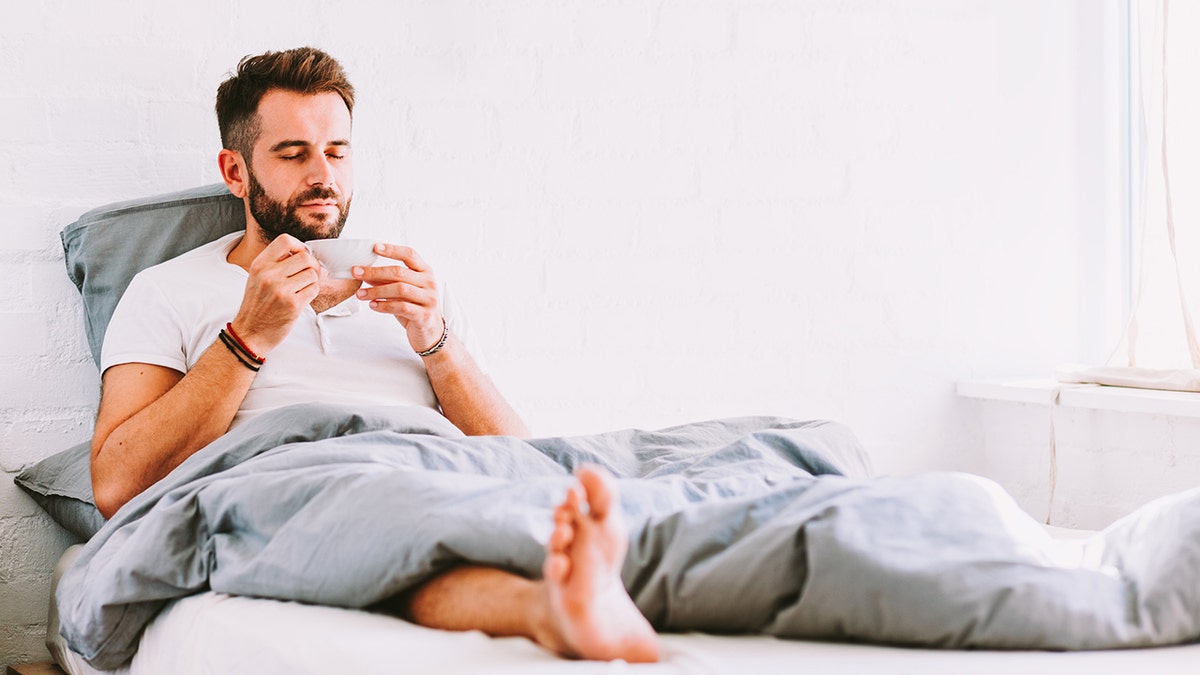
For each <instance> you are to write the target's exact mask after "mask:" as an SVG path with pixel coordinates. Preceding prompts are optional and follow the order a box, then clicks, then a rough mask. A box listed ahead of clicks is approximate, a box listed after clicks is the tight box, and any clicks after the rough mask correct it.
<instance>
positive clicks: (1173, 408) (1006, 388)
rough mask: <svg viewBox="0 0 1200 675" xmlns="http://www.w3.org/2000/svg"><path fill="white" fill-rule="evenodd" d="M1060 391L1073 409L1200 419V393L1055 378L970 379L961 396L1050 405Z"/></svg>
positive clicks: (1062, 400) (960, 388) (960, 387)
mask: <svg viewBox="0 0 1200 675" xmlns="http://www.w3.org/2000/svg"><path fill="white" fill-rule="evenodd" d="M1056 389H1060V390H1061V391H1060V394H1059V397H1058V403H1059V405H1060V406H1064V407H1069V408H1089V409H1092V410H1114V411H1117V412H1127V413H1143V414H1148V415H1170V416H1174V417H1200V394H1196V393H1191V392H1180V391H1158V390H1154V389H1134V388H1131V387H1108V386H1102V385H1098V384H1063V383H1061V382H1058V381H1056V380H1052V379H1029V380H1014V379H1002V380H966V381H963V382H959V383H958V386H957V391H958V395H959V396H963V397H966V398H978V399H985V400H991V401H1012V402H1015V403H1037V404H1041V405H1050V403H1051V401H1052V400H1053V398H1054V391H1055V390H1056Z"/></svg>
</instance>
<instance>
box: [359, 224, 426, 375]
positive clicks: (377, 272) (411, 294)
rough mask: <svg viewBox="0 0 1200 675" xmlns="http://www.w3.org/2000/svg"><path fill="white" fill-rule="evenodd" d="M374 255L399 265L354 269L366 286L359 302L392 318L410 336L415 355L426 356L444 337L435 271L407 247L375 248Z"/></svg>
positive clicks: (385, 246)
mask: <svg viewBox="0 0 1200 675" xmlns="http://www.w3.org/2000/svg"><path fill="white" fill-rule="evenodd" d="M375 252H376V253H378V254H379V255H380V256H383V257H384V258H388V259H390V260H395V261H398V262H400V263H401V264H400V265H391V266H381V265H377V266H375V267H355V268H354V269H353V271H352V272H353V275H354V278H355V279H361V280H362V281H364V282H365V285H364V286H363V288H360V289H359V290H358V298H359V299H360V300H368V301H370V303H371V309H373V310H375V311H377V312H383V313H385V314H391V315H392V316H394V317H396V319H397V320H398V321H400V325H401V326H404V330H405V331H406V332H407V333H408V343H409V345H411V346H412V348H413V351H416V352H423V351H425V350H427V349H429V348H430V347H433V346H434V345H435V344H437V342H438V340H439V339H441V337H442V328H443V326H442V308H441V305H440V302H439V300H438V290H437V279H435V278H434V276H433V270H431V269H430V268H429V265H427V264H425V261H424V260H422V259H421V256H419V255H417V252H416V251H414V250H412V249H411V248H409V247H408V246H395V245H392V244H376V245H375Z"/></svg>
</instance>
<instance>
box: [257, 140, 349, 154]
mask: <svg viewBox="0 0 1200 675" xmlns="http://www.w3.org/2000/svg"><path fill="white" fill-rule="evenodd" d="M331 145H337V146H345V147H349V146H350V141H347V140H345V139H338V140H336V141H329V142H328V143H326V144H325V146H326V147H329V146H331ZM311 146H312V143H309V142H308V141H280V142H278V143H276V144H275V145H272V146H271V150H270V151H271V152H279V151H280V150H286V149H287V148H308V147H311Z"/></svg>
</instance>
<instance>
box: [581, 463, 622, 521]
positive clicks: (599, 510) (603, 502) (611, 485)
mask: <svg viewBox="0 0 1200 675" xmlns="http://www.w3.org/2000/svg"><path fill="white" fill-rule="evenodd" d="M576 476H577V477H578V478H579V482H580V484H581V485H583V489H584V490H585V491H586V493H587V503H588V513H589V514H590V515H591V516H592V517H593V518H597V519H603V518H604V517H605V516H607V515H608V512H609V510H610V509H611V508H612V503H613V499H615V498H616V495H617V483H616V481H615V480H614V479H613V477H612V475H611V474H609V473H608V472H607V471H604V470H603V469H601V468H600V467H596V466H584V467H582V468H580V469H579V471H578V472H577V473H576Z"/></svg>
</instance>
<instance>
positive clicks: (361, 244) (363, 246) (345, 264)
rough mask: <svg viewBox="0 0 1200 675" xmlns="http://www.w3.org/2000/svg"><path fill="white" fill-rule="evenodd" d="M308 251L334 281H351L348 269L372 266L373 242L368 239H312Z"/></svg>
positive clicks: (373, 262)
mask: <svg viewBox="0 0 1200 675" xmlns="http://www.w3.org/2000/svg"><path fill="white" fill-rule="evenodd" d="M305 243H306V244H308V250H309V251H312V254H313V256H314V257H315V258H316V259H317V260H318V261H319V262H320V263H321V266H322V267H324V268H325V269H326V270H327V271H328V272H329V276H330V277H332V278H334V279H353V278H354V276H353V275H352V274H350V268H352V267H354V266H355V265H358V266H360V267H367V266H369V265H374V264H375V260H376V259H377V258H378V256H376V255H375V242H374V241H372V240H370V239H313V240H312V241H307V242H305Z"/></svg>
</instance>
